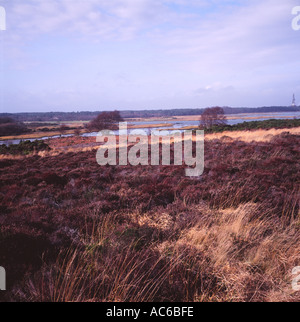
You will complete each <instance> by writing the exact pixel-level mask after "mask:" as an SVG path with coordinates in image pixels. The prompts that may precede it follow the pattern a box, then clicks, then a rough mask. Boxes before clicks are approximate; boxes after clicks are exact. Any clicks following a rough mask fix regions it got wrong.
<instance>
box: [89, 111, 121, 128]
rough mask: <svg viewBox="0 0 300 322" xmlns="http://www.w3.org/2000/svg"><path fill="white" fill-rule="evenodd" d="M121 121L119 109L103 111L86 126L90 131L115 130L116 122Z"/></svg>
mask: <svg viewBox="0 0 300 322" xmlns="http://www.w3.org/2000/svg"><path fill="white" fill-rule="evenodd" d="M123 121H124V120H123V118H122V117H121V115H120V112H119V111H114V112H103V113H101V114H99V115H98V116H97V117H96V118H95V119H93V120H92V121H91V122H90V123H88V125H87V128H88V130H90V131H102V130H117V129H118V126H117V124H118V123H119V122H123Z"/></svg>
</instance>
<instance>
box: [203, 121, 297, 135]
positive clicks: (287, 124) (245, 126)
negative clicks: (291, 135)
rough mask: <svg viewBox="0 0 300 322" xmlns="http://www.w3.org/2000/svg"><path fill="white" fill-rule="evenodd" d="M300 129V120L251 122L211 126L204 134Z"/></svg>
mask: <svg viewBox="0 0 300 322" xmlns="http://www.w3.org/2000/svg"><path fill="white" fill-rule="evenodd" d="M294 127H300V119H293V120H276V119H273V120H266V121H252V122H243V123H239V124H236V125H218V126H212V127H211V128H208V129H206V130H205V132H206V133H218V132H224V131H244V130H247V131H250V130H258V129H265V130H268V129H273V128H276V129H286V128H287V129H288V128H294Z"/></svg>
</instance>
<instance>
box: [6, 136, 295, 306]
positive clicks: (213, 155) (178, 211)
mask: <svg viewBox="0 0 300 322" xmlns="http://www.w3.org/2000/svg"><path fill="white" fill-rule="evenodd" d="M299 140H300V137H299V136H295V135H294V136H293V135H288V134H281V135H280V136H277V137H274V138H272V139H271V141H270V142H258V143H255V142H252V143H245V142H241V141H230V142H229V141H224V140H222V141H219V140H213V141H207V142H206V148H205V149H206V151H205V172H204V174H203V176H202V177H201V178H200V179H199V180H191V179H188V178H186V177H184V167H151V166H149V167H131V166H128V167H99V166H98V165H97V163H96V160H95V152H93V151H90V152H82V153H69V154H61V155H58V156H56V157H51V156H48V157H45V158H40V157H38V156H33V157H30V158H25V159H23V160H22V167H20V163H19V162H20V161H17V160H16V161H14V160H2V161H0V178H1V183H2V184H1V187H0V205H1V209H0V210H1V212H0V222H1V228H0V262H1V264H2V265H3V266H4V267H6V268H7V271H8V272H9V276H8V287H9V290H10V292H9V293H7V296H8V297H9V299H11V300H33V301H41V300H51V301H78V300H80V301H99V300H101V301H154V300H155V301H165V300H168V301H187V300H190V301H221V300H222V301H275V300H286V301H293V300H294V301H296V300H298V301H299V300H300V297H299V293H293V292H292V289H291V279H292V276H291V270H292V268H293V267H295V266H298V265H299V261H300V255H299V254H300V246H299V245H300V234H299V223H300V217H299V201H300V195H299V179H300V177H299V173H300V167H299V156H300V150H299ZM43 254H44V255H43ZM42 257H43V261H42V260H41V258H42ZM25 272H27V274H26V275H25Z"/></svg>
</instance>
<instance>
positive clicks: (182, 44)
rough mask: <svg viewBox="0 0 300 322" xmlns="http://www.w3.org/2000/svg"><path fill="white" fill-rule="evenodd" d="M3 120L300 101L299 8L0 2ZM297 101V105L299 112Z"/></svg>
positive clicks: (138, 0) (129, 1) (169, 1)
mask: <svg viewBox="0 0 300 322" xmlns="http://www.w3.org/2000/svg"><path fill="white" fill-rule="evenodd" d="M0 6H3V7H4V8H5V10H6V14H7V30H6V31H0V59H1V64H0V69H1V77H0V94H1V98H0V111H1V112H39V111H41V112H43V111H83V110H110V109H120V110H122V109H164V108H185V107H186V108H198V107H200V108H202V107H207V106H215V105H219V106H233V107H234V106H249V107H255V106H271V105H289V104H291V100H292V94H293V93H295V94H296V97H297V98H298V99H299V100H300V74H299V70H300V59H299V52H300V31H294V30H293V29H292V27H291V23H292V19H293V18H294V16H293V15H292V14H291V12H292V8H293V7H295V6H300V1H299V0H284V1H283V0H261V1H258V0H243V1H239V0H236V1H233V0H231V1H227V0H51V1H48V0H0ZM299 100H298V104H299Z"/></svg>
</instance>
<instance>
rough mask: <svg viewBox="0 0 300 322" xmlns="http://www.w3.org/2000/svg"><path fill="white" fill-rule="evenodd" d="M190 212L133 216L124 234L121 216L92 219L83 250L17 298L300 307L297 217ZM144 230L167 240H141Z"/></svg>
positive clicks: (243, 209)
mask: <svg viewBox="0 0 300 322" xmlns="http://www.w3.org/2000/svg"><path fill="white" fill-rule="evenodd" d="M298 202H299V199H298ZM189 211H190V212H189V213H181V214H178V216H176V218H174V216H172V215H171V214H170V213H167V212H166V213H163V214H161V213H151V212H150V213H145V214H143V215H142V216H140V214H136V213H133V214H129V215H128V218H127V220H128V221H132V222H135V223H136V227H135V228H128V227H127V228H126V229H120V227H119V226H118V224H117V222H118V217H117V216H114V217H109V216H105V217H104V218H102V219H101V220H100V221H99V220H98V219H97V220H95V219H94V221H93V225H92V228H91V227H90V228H88V227H85V228H84V229H83V230H82V232H81V234H80V235H81V240H80V246H78V245H77V246H76V247H71V248H70V249H69V250H68V251H67V252H61V254H60V255H59V257H58V259H57V262H56V263H55V265H51V266H47V265H46V264H45V265H44V267H43V269H42V271H41V272H39V273H38V274H37V275H36V276H35V277H34V279H31V280H29V281H27V284H26V287H25V288H24V289H23V290H22V292H20V290H19V291H18V292H17V295H18V296H20V297H21V298H22V299H26V300H30V301H58V302H61V301H64V302H65V301H74V302H77V301H88V302H94V301H114V302H115V301H116V302H118V301H132V302H134V301H175V300H180V301H270V302H272V301H299V300H300V294H299V293H296V292H293V290H292V288H291V280H292V277H291V271H292V269H293V267H295V266H297V265H299V263H300V235H299V224H300V216H299V214H298V216H297V217H295V218H293V220H289V222H287V221H285V220H284V217H282V218H281V219H278V218H277V217H276V218H275V217H273V216H272V215H271V213H270V212H269V211H266V209H264V207H263V205H257V204H254V203H247V204H244V205H241V206H239V207H238V208H228V209H224V210H219V211H217V210H211V209H210V208H209V207H207V206H206V205H205V204H204V203H203V204H201V205H193V206H191V207H190V209H189ZM94 214H95V212H94ZM94 218H97V216H95V217H94ZM145 227H147V229H153V230H155V231H157V232H159V233H158V234H159V235H160V238H158V239H161V241H158V240H156V241H155V238H153V236H152V238H151V240H148V241H146V240H145V238H149V237H145V236H143V235H142V236H141V237H139V236H140V235H139V234H137V235H135V234H136V233H137V230H138V229H146V228H145ZM123 228H124V227H123ZM146 235H147V234H146ZM145 245H147V247H144V246H145Z"/></svg>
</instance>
